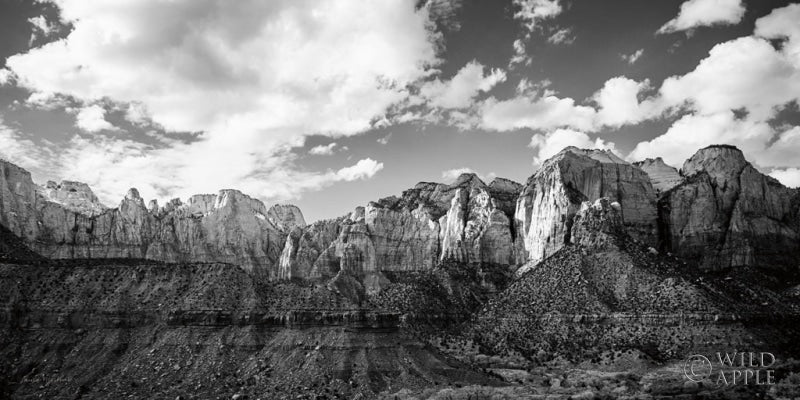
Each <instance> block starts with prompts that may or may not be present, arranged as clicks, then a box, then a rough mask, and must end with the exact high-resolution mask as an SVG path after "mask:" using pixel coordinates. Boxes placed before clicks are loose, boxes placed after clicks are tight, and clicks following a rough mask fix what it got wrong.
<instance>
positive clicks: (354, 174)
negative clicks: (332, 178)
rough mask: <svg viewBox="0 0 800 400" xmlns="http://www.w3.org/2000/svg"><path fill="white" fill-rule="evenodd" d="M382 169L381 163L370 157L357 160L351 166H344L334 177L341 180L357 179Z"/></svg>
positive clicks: (371, 175) (368, 176) (364, 177)
mask: <svg viewBox="0 0 800 400" xmlns="http://www.w3.org/2000/svg"><path fill="white" fill-rule="evenodd" d="M382 169H383V163H381V162H377V161H375V160H373V159H371V158H365V159H363V160H359V161H358V162H357V163H356V164H355V165H353V166H351V167H345V168H342V169H340V170H339V171H337V172H336V178H337V179H338V180H342V181H355V180H358V179H367V178H372V177H373V176H374V175H375V174H377V173H378V171H380V170H382Z"/></svg>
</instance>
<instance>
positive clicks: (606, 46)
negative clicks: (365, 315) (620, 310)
mask: <svg viewBox="0 0 800 400" xmlns="http://www.w3.org/2000/svg"><path fill="white" fill-rule="evenodd" d="M797 21H800V4H792V3H791V2H788V1H770V0H758V1H756V0H750V1H740V0H688V1H682V0H660V1H641V0H619V1H616V0H614V1H612V0H608V1H596V0H505V1H495V0H492V1H489V0H427V1H426V0H379V1H369V2H365V1H350V0H330V1H326V0H308V1H304V0H272V1H261V0H237V1H222V0H169V1H166V0H102V1H101V0H98V1H91V2H87V1H84V0H49V1H48V0H39V1H33V0H28V1H22V0H4V1H3V2H2V3H0V157H2V158H5V159H7V160H9V161H11V162H14V163H16V164H18V165H20V166H22V167H24V168H26V169H28V170H30V171H31V172H32V173H33V175H34V179H35V180H36V181H37V182H40V183H43V182H44V181H46V180H48V179H49V180H61V179H73V180H80V181H84V182H87V183H89V184H90V185H91V186H92V187H93V188H94V190H95V192H96V193H97V194H98V195H99V196H100V198H101V200H103V201H104V202H105V203H106V204H108V205H112V206H113V205H116V204H117V202H118V201H119V199H120V198H121V197H122V196H123V195H124V193H125V191H126V190H127V189H128V188H129V187H136V188H138V189H139V191H140V192H141V193H142V195H143V197H144V198H145V199H150V198H156V199H159V201H160V202H162V203H163V201H165V200H169V199H170V198H173V197H180V198H184V199H185V198H186V197H188V195H191V194H194V193H214V192H216V191H217V190H218V189H222V188H235V189H240V190H242V191H243V192H245V193H248V194H250V195H251V196H254V197H257V198H260V199H262V200H264V201H265V202H267V203H268V204H270V203H274V202H292V203H295V204H298V205H299V206H300V207H301V208H302V209H303V212H304V214H305V215H306V217H307V219H309V220H317V219H320V218H329V217H334V216H337V215H341V214H344V213H345V212H347V211H349V210H351V209H352V208H353V207H354V206H356V205H362V204H365V203H366V202H367V201H369V200H372V199H377V198H379V197H383V196H386V195H391V194H399V193H400V192H401V191H402V190H403V189H405V188H408V187H411V186H413V185H414V184H415V183H416V182H418V181H444V182H446V181H448V180H452V179H454V177H455V176H457V174H458V173H460V172H466V171H474V172H476V173H478V174H479V175H480V176H481V177H483V178H484V179H486V180H491V179H492V178H493V177H494V176H502V177H507V178H510V179H514V180H517V181H524V180H525V179H526V178H527V177H528V176H529V175H531V174H532V173H533V171H535V169H536V167H537V165H538V164H539V163H540V162H541V161H542V160H544V159H546V158H547V157H549V156H551V155H552V154H554V153H555V152H557V151H558V150H560V149H561V148H563V147H564V146H567V145H576V146H580V147H598V148H609V149H612V150H614V151H615V152H617V153H618V154H619V155H620V156H621V157H623V158H626V159H628V160H632V161H633V160H639V159H643V158H647V157H655V156H661V157H663V158H664V160H665V161H666V162H667V163H669V164H673V165H675V166H680V164H681V163H682V162H683V160H685V159H686V158H687V157H689V156H690V155H691V154H692V153H694V152H695V151H696V150H697V149H698V148H701V147H704V146H706V145H709V144H713V143H729V144H733V145H736V146H738V147H739V148H741V149H742V150H744V151H745V154H746V156H747V157H748V159H750V160H751V161H752V162H753V163H754V164H755V165H756V166H757V167H758V168H759V169H760V170H762V171H763V172H765V173H768V174H770V175H772V176H774V177H776V178H778V179H779V180H781V181H782V182H784V183H785V184H787V185H790V186H798V185H800V156H798V155H800V110H798V98H800V24H798V23H797Z"/></svg>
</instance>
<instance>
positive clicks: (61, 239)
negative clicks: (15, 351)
mask: <svg viewBox="0 0 800 400" xmlns="http://www.w3.org/2000/svg"><path fill="white" fill-rule="evenodd" d="M0 172H1V173H2V174H0V223H2V224H3V225H4V226H6V227H7V228H8V229H9V230H10V231H11V232H12V233H14V234H15V235H17V236H19V237H21V238H22V239H23V240H24V242H25V243H27V244H28V245H29V246H30V247H31V248H32V249H34V250H35V251H37V252H38V253H40V254H42V255H44V256H46V257H49V258H139V259H152V260H160V261H168V262H185V261H197V262H212V261H213V262H227V263H232V264H237V265H240V266H242V267H243V268H244V269H246V270H248V271H252V272H254V273H256V274H258V275H262V276H265V277H268V278H275V277H276V276H277V270H275V269H274V268H273V267H274V266H275V265H277V263H278V259H279V257H280V253H281V250H282V249H283V247H284V242H285V238H286V236H287V234H288V231H290V230H291V229H293V228H295V227H298V228H299V227H303V226H305V221H304V220H303V217H302V214H301V213H300V211H299V209H297V207H294V206H288V205H280V206H274V207H273V208H271V209H269V210H268V209H267V208H266V206H265V205H264V204H263V203H262V202H261V201H259V200H256V199H253V198H251V197H249V196H247V195H245V194H243V193H241V192H239V191H237V190H221V191H220V192H219V193H217V194H208V195H195V196H192V197H190V198H189V199H188V201H187V202H186V203H185V204H184V203H182V202H181V201H180V200H178V199H175V200H172V201H170V202H169V203H167V204H166V205H165V206H163V207H158V205H157V204H156V203H155V202H150V204H149V206H145V203H144V200H143V199H142V198H141V196H140V195H139V193H138V191H137V190H136V189H131V190H129V191H128V193H127V194H126V196H125V198H124V199H123V200H122V201H121V202H120V204H119V206H118V207H116V208H110V209H107V208H105V207H104V206H102V205H101V204H99V202H97V199H96V197H94V195H93V194H92V192H91V189H89V188H88V186H86V185H85V184H80V183H75V182H67V183H65V182H62V183H61V184H60V185H55V184H48V185H47V186H45V189H41V188H38V187H37V186H36V185H35V184H34V183H33V181H32V179H31V176H30V173H28V172H27V171H25V170H23V169H21V168H19V167H17V166H15V165H13V164H11V163H7V162H0ZM73 190H74V191H73Z"/></svg>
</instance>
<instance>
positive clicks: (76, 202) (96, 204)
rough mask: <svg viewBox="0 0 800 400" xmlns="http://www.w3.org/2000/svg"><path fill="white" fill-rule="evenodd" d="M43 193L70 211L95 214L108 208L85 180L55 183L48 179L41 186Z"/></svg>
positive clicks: (45, 196) (89, 214) (48, 198)
mask: <svg viewBox="0 0 800 400" xmlns="http://www.w3.org/2000/svg"><path fill="white" fill-rule="evenodd" d="M41 193H42V195H43V196H44V198H46V199H47V200H49V201H52V202H53V203H58V204H61V205H62V206H64V208H66V209H67V210H69V211H74V212H76V213H79V214H84V215H88V216H94V215H98V214H101V213H103V212H104V211H106V210H107V209H108V207H106V206H104V205H103V204H102V203H100V200H99V199H98V198H97V196H95V194H94V192H92V189H91V188H89V185H87V184H85V183H83V182H74V181H61V183H55V182H53V181H47V184H46V185H45V186H44V187H43V188H41Z"/></svg>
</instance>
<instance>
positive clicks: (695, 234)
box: [0, 145, 800, 290]
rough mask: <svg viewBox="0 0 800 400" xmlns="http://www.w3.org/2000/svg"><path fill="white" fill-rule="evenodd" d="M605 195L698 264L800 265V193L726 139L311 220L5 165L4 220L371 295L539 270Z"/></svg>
mask: <svg viewBox="0 0 800 400" xmlns="http://www.w3.org/2000/svg"><path fill="white" fill-rule="evenodd" d="M601 197H606V198H608V199H610V200H611V201H615V202H617V203H619V205H620V214H621V218H622V224H623V226H624V227H625V229H626V230H627V232H628V233H629V234H630V235H631V236H632V237H634V238H635V239H636V240H638V241H640V242H642V243H646V244H649V245H651V246H652V247H654V248H658V249H660V250H663V251H667V252H672V253H675V254H677V255H679V256H682V257H684V258H686V259H688V260H690V261H692V262H695V263H696V264H697V266H698V267H699V268H703V269H725V268H735V267H742V266H752V267H767V268H779V269H787V270H796V269H797V268H798V261H797V260H798V255H800V191H798V189H790V188H786V187H784V186H783V185H781V184H780V183H779V182H778V181H776V180H775V179H773V178H770V177H768V176H766V175H764V174H762V173H760V172H759V171H758V170H757V169H755V168H754V167H753V166H752V165H751V164H750V163H748V162H747V161H746V160H745V158H744V155H743V154H742V152H741V151H739V150H738V149H736V148H735V147H732V146H726V145H715V146H709V147H707V148H705V149H701V150H699V151H698V152H697V153H696V154H695V155H694V156H692V157H691V158H690V159H689V160H687V161H686V163H685V164H684V165H683V167H682V168H681V170H680V171H678V170H676V169H674V168H672V167H670V166H668V165H666V164H664V162H663V161H662V160H661V159H658V158H657V159H650V160H645V161H642V162H637V163H633V164H632V163H628V162H626V161H624V160H623V159H621V158H619V157H618V156H616V155H614V154H613V153H611V152H609V151H601V150H582V149H577V148H574V147H569V148H566V149H564V150H562V151H561V152H559V153H558V154H556V155H555V156H553V157H552V158H550V159H549V160H547V161H545V162H544V163H543V164H542V166H541V168H539V169H538V170H537V171H535V172H534V173H533V174H532V175H531V177H530V178H529V179H528V180H527V182H526V183H525V184H524V185H521V184H519V183H516V182H513V181H510V180H507V179H502V178H497V179H495V180H494V181H492V182H491V183H489V184H486V183H485V182H483V181H482V180H481V179H479V178H478V177H477V176H476V175H474V174H463V175H461V176H460V177H459V178H458V179H457V180H456V181H455V182H453V183H452V184H442V183H431V182H422V183H419V184H417V185H416V186H414V187H413V188H411V189H408V190H406V191H404V192H403V193H402V194H401V195H400V196H398V197H395V196H392V197H387V198H383V199H380V200H377V201H368V202H366V204H365V205H364V206H363V207H357V208H356V209H355V210H354V211H353V212H351V213H349V214H348V215H345V216H342V217H340V218H336V219H331V220H324V221H318V222H315V223H312V224H310V225H307V224H306V223H305V221H304V219H303V215H302V213H301V212H300V210H299V209H298V208H297V207H296V206H292V205H274V206H272V207H270V208H267V207H266V206H265V205H264V203H262V202H261V201H260V200H257V199H253V198H251V197H249V196H247V195H246V194H243V193H241V192H239V191H237V190H221V191H219V193H217V194H206V195H195V196H192V197H190V198H189V199H188V200H187V201H186V202H182V201H180V200H178V199H175V200H172V201H170V202H169V203H167V204H166V205H164V206H161V207H159V206H158V204H157V203H156V202H155V201H151V202H150V203H149V204H148V205H145V202H144V200H143V199H142V198H141V197H140V196H139V194H138V192H137V191H136V190H135V189H131V190H130V191H129V192H128V194H127V195H126V196H125V198H124V199H123V200H122V201H121V202H120V204H119V205H118V206H117V207H115V208H108V207H105V206H104V205H102V204H100V203H99V201H98V200H97V197H96V196H95V195H94V194H93V193H92V191H91V189H90V188H89V187H88V186H87V185H85V184H82V183H79V182H72V181H62V182H61V183H60V184H56V183H54V182H48V183H47V184H46V185H45V186H43V187H42V186H38V185H36V184H35V183H34V182H33V180H32V178H31V175H30V173H29V172H28V171H26V170H24V169H22V168H20V167H18V166H16V165H14V164H12V163H10V162H6V161H1V162H0V223H2V225H4V226H5V227H7V228H8V229H9V230H10V231H11V232H13V233H14V234H16V235H18V236H19V237H21V238H22V239H23V241H24V242H25V243H26V244H27V245H28V246H30V247H31V248H32V249H33V250H35V251H37V252H38V253H40V254H42V255H44V256H46V257H50V258H144V259H152V260H159V261H168V262H177V261H180V262H191V261H197V262H226V263H232V264H237V265H240V266H241V267H243V268H244V269H245V270H247V271H250V272H252V273H253V274H255V275H258V276H261V277H265V278H267V279H270V280H277V279H289V278H325V279H332V278H336V277H337V276H338V277H341V276H342V275H352V276H356V277H360V278H362V279H361V281H363V283H364V286H365V289H366V290H370V289H377V288H379V287H380V286H381V281H382V279H383V278H382V275H381V272H383V271H409V270H427V269H431V268H432V267H433V266H435V265H437V263H440V262H442V261H443V260H455V261H459V262H468V263H490V264H496V265H508V266H513V267H522V266H524V269H527V268H530V267H531V266H532V265H535V264H536V263H538V262H541V261H542V260H544V259H546V258H547V257H549V256H550V255H552V254H554V253H555V252H557V251H558V250H559V249H560V248H562V247H563V246H565V245H567V244H569V243H570V242H571V240H572V238H571V237H570V235H571V227H572V224H573V220H574V218H575V215H576V213H577V212H578V211H579V209H580V206H581V204H582V203H583V202H585V201H590V202H591V201H594V200H597V199H599V198H601ZM365 200H366V199H365Z"/></svg>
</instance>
